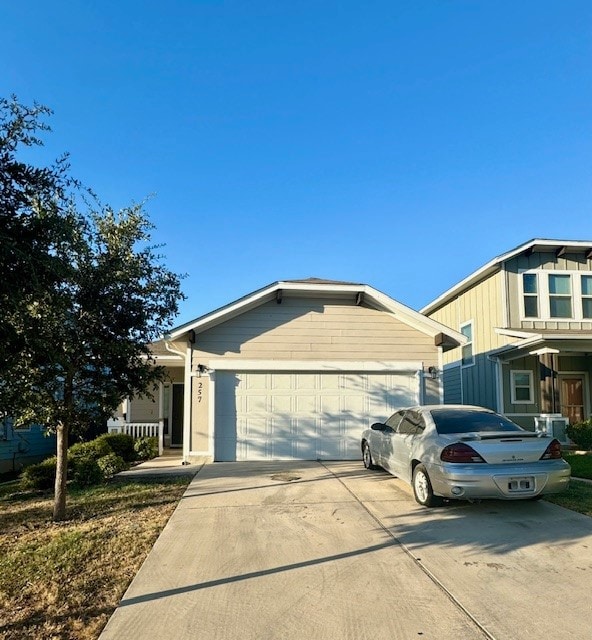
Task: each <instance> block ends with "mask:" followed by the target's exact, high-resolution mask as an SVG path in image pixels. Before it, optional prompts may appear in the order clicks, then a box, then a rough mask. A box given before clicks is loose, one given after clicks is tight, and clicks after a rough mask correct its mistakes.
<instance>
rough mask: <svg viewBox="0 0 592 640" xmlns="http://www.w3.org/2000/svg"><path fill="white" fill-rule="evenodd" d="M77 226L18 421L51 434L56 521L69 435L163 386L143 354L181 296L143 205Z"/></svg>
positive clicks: (61, 510)
mask: <svg viewBox="0 0 592 640" xmlns="http://www.w3.org/2000/svg"><path fill="white" fill-rule="evenodd" d="M79 222H80V241H79V242H77V243H73V244H72V245H71V253H70V261H71V269H70V272H69V274H68V277H67V278H66V279H64V280H63V281H62V282H61V283H60V286H59V287H58V288H57V289H56V290H54V291H53V292H52V293H51V307H49V305H44V308H45V317H44V331H45V332H46V335H48V336H51V339H50V340H49V343H48V344H47V345H46V349H47V354H46V358H45V360H46V362H45V363H44V365H43V366H42V367H36V366H35V363H34V361H33V360H31V362H30V365H29V366H28V372H29V384H28V387H27V392H26V396H25V400H26V408H25V410H23V411H21V412H20V416H19V417H20V419H21V420H26V421H35V422H40V423H42V424H45V425H46V426H48V427H49V428H50V429H53V430H55V432H56V433H57V469H56V485H55V505H54V519H56V520H60V519H63V518H64V517H65V512H66V508H65V507H66V470H67V450H68V438H69V436H70V434H71V433H72V432H76V431H83V430H84V429H85V428H86V426H87V425H88V424H89V423H91V422H93V421H96V420H100V419H101V418H102V417H104V416H105V414H108V413H109V412H112V411H113V410H115V408H116V407H117V405H118V404H119V403H120V402H121V401H122V400H123V399H124V398H126V397H128V396H133V395H138V394H145V393H150V391H151V390H152V389H153V388H154V386H155V384H156V383H157V382H158V381H159V380H163V379H164V375H165V370H164V369H163V368H162V367H159V366H156V365H155V363H154V361H153V359H152V357H151V354H150V350H149V346H148V345H149V343H150V342H153V341H154V340H156V339H157V338H158V337H159V336H160V335H161V334H162V333H163V332H164V331H165V330H166V329H167V328H168V327H169V326H170V324H171V321H172V319H173V318H174V316H175V315H176V313H177V309H178V302H179V300H180V299H182V297H183V295H182V293H181V290H180V279H179V277H178V276H177V275H175V274H174V273H172V272H170V271H169V270H168V269H167V268H166V267H165V266H164V265H163V264H162V258H161V257H160V256H159V255H158V253H156V248H155V247H152V246H151V245H150V244H149V241H150V229H151V225H150V223H149V221H148V219H147V217H146V215H145V214H144V211H143V207H142V205H134V206H131V207H128V208H125V209H122V210H121V211H119V212H117V213H116V212H114V211H113V210H112V209H110V208H108V207H106V208H102V209H101V210H99V211H95V212H92V213H91V215H90V217H89V219H88V220H87V221H83V219H82V218H80V219H79ZM47 355H48V356H49V357H47Z"/></svg>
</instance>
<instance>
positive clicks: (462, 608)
mask: <svg viewBox="0 0 592 640" xmlns="http://www.w3.org/2000/svg"><path fill="white" fill-rule="evenodd" d="M318 462H319V464H320V465H321V466H322V467H324V468H325V469H326V470H327V471H328V472H329V473H330V474H331V475H332V476H333V477H334V478H335V479H336V480H338V481H339V482H340V483H341V485H342V486H343V487H344V488H345V490H346V491H347V492H348V493H349V494H350V495H351V496H353V498H354V500H355V501H356V502H357V503H358V504H359V505H360V506H361V507H362V508H363V509H364V511H366V513H367V514H368V515H369V516H370V517H371V518H372V519H373V520H374V522H376V524H377V525H378V526H379V527H380V528H381V529H382V530H383V531H384V532H385V533H386V534H387V535H388V536H390V537H391V538H392V539H393V540H394V541H395V542H396V543H397V544H398V545H399V546H400V547H401V549H402V550H403V551H404V552H405V553H406V554H407V555H408V556H409V557H410V558H411V559H412V560H413V562H414V563H415V564H416V566H418V567H419V569H420V570H421V571H422V572H423V573H424V574H425V575H426V576H427V577H428V578H429V579H430V580H431V581H432V582H433V583H434V584H435V585H436V586H437V587H439V588H440V589H441V590H442V591H443V592H444V593H445V594H446V596H447V597H448V598H449V600H450V601H451V602H452V603H453V604H454V605H455V606H456V607H457V608H458V609H459V610H460V611H462V613H464V614H465V615H466V616H467V617H468V618H469V619H470V620H471V621H472V622H473V624H474V625H475V626H476V627H477V628H478V629H479V631H481V633H483V634H484V635H485V637H487V638H488V639H489V640H496V637H495V636H494V635H493V634H491V633H490V632H489V631H488V630H487V629H486V628H485V626H484V625H483V624H482V623H481V622H479V620H477V618H475V616H474V615H473V614H472V613H471V612H470V611H469V610H468V609H467V608H466V607H465V606H464V605H463V604H462V603H461V602H460V601H459V600H458V599H457V598H456V596H455V595H454V594H453V593H452V592H451V591H450V590H449V589H448V588H447V587H446V586H444V584H443V583H442V582H441V581H440V580H439V579H438V578H437V577H436V576H435V575H434V574H433V573H432V572H431V571H430V570H429V569H428V568H427V567H426V566H425V565H424V564H423V563H422V561H421V559H420V558H417V557H416V556H415V555H414V554H413V552H412V551H411V550H410V549H409V548H408V547H407V545H405V544H404V543H403V542H402V541H401V540H400V539H399V538H397V536H396V535H395V534H394V533H393V532H392V531H391V530H390V529H388V528H387V527H386V526H385V525H384V524H382V522H381V521H380V519H379V518H378V517H377V516H375V515H374V514H373V513H372V511H370V509H368V507H367V506H366V505H365V504H364V503H363V502H362V501H361V500H360V499H359V498H358V496H357V495H356V494H355V493H354V492H353V491H352V490H351V489H350V488H349V487H348V486H347V485H346V484H345V482H343V480H342V479H341V478H340V477H339V476H338V475H337V474H336V473H334V472H333V471H332V470H331V469H329V467H327V466H326V465H325V464H324V463H323V462H322V461H320V460H319V461H318Z"/></svg>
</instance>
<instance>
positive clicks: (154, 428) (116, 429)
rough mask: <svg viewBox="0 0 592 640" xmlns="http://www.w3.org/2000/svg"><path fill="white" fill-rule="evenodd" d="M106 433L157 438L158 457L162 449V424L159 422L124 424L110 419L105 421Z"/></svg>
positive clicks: (121, 421)
mask: <svg viewBox="0 0 592 640" xmlns="http://www.w3.org/2000/svg"><path fill="white" fill-rule="evenodd" d="M107 431H108V433H126V434H127V435H129V436H131V437H132V438H158V455H159V456H161V455H162V452H163V449H164V423H163V422H162V421H161V422H125V421H123V420H121V419H120V420H117V419H112V420H108V421H107Z"/></svg>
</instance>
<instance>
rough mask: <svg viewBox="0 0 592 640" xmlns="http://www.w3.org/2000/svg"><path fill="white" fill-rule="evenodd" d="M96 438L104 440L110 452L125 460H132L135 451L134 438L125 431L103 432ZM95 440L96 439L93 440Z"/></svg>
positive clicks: (134, 458)
mask: <svg viewBox="0 0 592 640" xmlns="http://www.w3.org/2000/svg"><path fill="white" fill-rule="evenodd" d="M97 440H101V441H103V442H106V443H107V445H108V447H109V448H110V449H111V452H113V453H115V454H116V455H118V456H120V457H122V458H123V459H124V460H125V461H126V462H134V461H135V460H136V459H137V458H136V452H135V450H134V439H133V438H132V437H131V436H128V435H127V434H126V433H104V434H103V435H102V436H99V437H98V438H97ZM93 442H96V440H93Z"/></svg>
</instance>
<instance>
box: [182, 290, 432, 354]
mask: <svg viewBox="0 0 592 640" xmlns="http://www.w3.org/2000/svg"><path fill="white" fill-rule="evenodd" d="M195 346H196V351H195V352H194V354H195V358H196V362H202V361H203V359H204V358H207V357H211V356H215V357H219V356H228V357H232V358H236V357H238V358H240V357H244V358H245V359H257V358H263V359H276V360H280V359H284V360H307V359H309V360H331V359H342V360H351V359H355V360H420V361H423V362H425V363H426V364H437V350H436V348H435V346H434V339H433V338H432V337H431V336H428V335H425V334H423V333H421V332H419V331H418V330H417V329H414V328H413V327H410V326H409V325H407V324H405V323H403V322H401V321H400V320H397V319H396V318H394V317H393V316H391V315H390V314H388V313H386V312H384V311H378V310H376V309H371V308H369V307H365V306H363V305H361V306H356V305H355V304H353V303H348V302H346V301H343V302H342V303H339V304H333V303H331V304H323V303H322V302H320V301H318V300H306V299H301V298H296V299H291V298H285V299H284V300H283V301H282V303H281V304H277V303H276V302H269V303H267V304H264V305H262V306H261V307H258V308H257V309H254V310H252V311H249V312H247V313H245V314H243V315H242V316H239V317H238V318H234V319H231V320H228V321H227V322H225V323H224V324H222V325H219V326H218V327H215V328H213V329H210V330H208V331H205V332H203V333H201V334H200V335H199V336H198V338H197V342H196V345H195Z"/></svg>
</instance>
